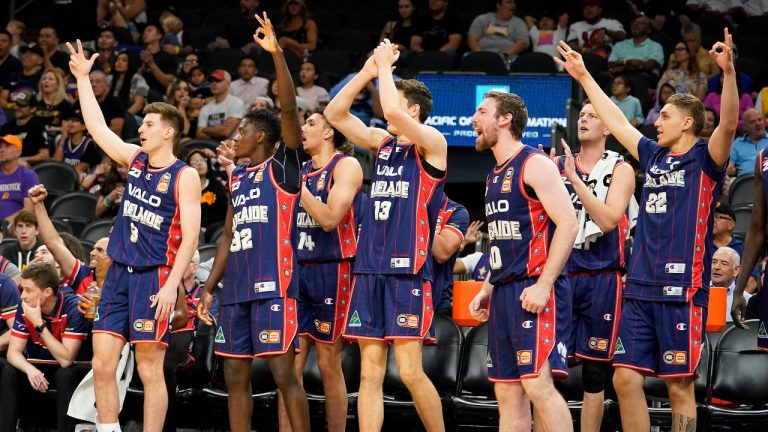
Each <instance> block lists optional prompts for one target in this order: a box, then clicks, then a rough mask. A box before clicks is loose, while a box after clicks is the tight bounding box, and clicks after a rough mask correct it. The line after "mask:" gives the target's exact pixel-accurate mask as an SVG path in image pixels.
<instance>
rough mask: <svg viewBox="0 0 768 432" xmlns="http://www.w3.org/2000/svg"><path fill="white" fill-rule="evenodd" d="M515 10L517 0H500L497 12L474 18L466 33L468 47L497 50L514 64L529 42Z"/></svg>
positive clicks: (497, 2) (526, 32)
mask: <svg viewBox="0 0 768 432" xmlns="http://www.w3.org/2000/svg"><path fill="white" fill-rule="evenodd" d="M430 3H431V2H430ZM516 10H517V5H516V4H515V0H497V1H496V11H495V12H488V13H485V14H482V15H478V16H477V17H475V19H474V20H473V21H472V25H470V26H469V33H467V46H468V47H469V50H470V51H472V52H477V51H489V52H494V53H497V54H499V55H501V56H502V57H504V59H506V60H508V62H509V63H512V62H513V61H514V60H515V59H516V58H517V56H518V55H519V54H521V53H523V52H524V51H525V50H527V49H528V42H529V37H528V27H527V26H526V25H525V21H523V20H522V19H520V18H519V17H516V16H515V11H516Z"/></svg>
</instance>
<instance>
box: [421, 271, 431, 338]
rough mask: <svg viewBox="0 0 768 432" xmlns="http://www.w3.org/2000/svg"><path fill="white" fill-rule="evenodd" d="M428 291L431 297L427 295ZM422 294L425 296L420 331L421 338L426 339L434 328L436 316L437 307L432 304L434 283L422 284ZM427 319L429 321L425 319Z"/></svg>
mask: <svg viewBox="0 0 768 432" xmlns="http://www.w3.org/2000/svg"><path fill="white" fill-rule="evenodd" d="M427 291H429V295H427ZM421 292H422V294H423V295H422V296H421V299H422V300H421V330H420V331H419V335H420V336H421V339H424V338H426V336H427V334H428V333H429V328H430V327H432V320H433V319H434V316H435V306H434V304H433V303H432V299H433V298H434V297H432V283H431V282H430V281H423V282H422V283H421ZM427 299H429V300H427ZM427 308H429V309H427ZM425 317H426V318H428V319H425ZM430 339H432V338H430ZM433 343H434V342H433Z"/></svg>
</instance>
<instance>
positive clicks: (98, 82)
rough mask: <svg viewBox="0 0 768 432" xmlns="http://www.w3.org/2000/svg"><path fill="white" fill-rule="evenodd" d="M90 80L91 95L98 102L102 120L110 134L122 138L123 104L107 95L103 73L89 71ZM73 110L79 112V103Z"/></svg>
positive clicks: (105, 77) (107, 90)
mask: <svg viewBox="0 0 768 432" xmlns="http://www.w3.org/2000/svg"><path fill="white" fill-rule="evenodd" d="M90 78H91V87H93V95H94V96H96V100H98V101H99V108H101V112H102V113H103V114H104V120H106V122H107V124H108V125H109V128H110V129H111V130H112V132H114V133H115V134H117V136H122V135H123V127H124V126H125V113H126V110H125V106H124V105H123V102H121V101H120V99H118V98H116V97H114V96H112V95H111V94H110V93H109V87H107V76H106V75H104V72H102V71H100V70H94V71H91V73H90ZM75 110H76V111H79V110H80V102H79V101H78V102H77V103H75Z"/></svg>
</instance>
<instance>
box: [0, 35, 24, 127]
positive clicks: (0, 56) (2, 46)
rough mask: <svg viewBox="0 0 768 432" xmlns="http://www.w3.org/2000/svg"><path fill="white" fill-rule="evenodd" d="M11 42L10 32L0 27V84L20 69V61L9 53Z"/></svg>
mask: <svg viewBox="0 0 768 432" xmlns="http://www.w3.org/2000/svg"><path fill="white" fill-rule="evenodd" d="M12 44H13V38H12V37H11V34H10V33H8V31H7V30H5V29H0V85H4V84H5V83H7V82H8V80H9V79H10V77H11V74H13V73H16V72H19V71H21V62H20V61H19V59H17V58H16V57H14V56H13V55H12V54H11V46H12ZM0 108H2V107H0ZM0 126H2V125H0Z"/></svg>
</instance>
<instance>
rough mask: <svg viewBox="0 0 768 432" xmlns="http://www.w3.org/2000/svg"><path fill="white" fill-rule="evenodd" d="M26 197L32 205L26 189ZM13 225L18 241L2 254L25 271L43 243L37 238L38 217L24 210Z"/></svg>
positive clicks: (17, 214)
mask: <svg viewBox="0 0 768 432" xmlns="http://www.w3.org/2000/svg"><path fill="white" fill-rule="evenodd" d="M33 186H34V185H33ZM24 199H25V200H26V201H27V202H29V203H30V206H31V205H32V202H31V201H29V198H28V197H27V191H26V190H25V191H24ZM12 227H13V234H14V235H15V236H16V240H18V241H17V242H16V243H11V244H9V245H7V246H6V247H5V249H3V251H2V254H0V255H2V256H4V257H5V258H8V259H9V260H10V261H11V262H12V263H14V264H15V265H16V267H18V268H20V269H21V270H22V271H23V270H24V269H25V268H27V265H29V263H30V261H32V259H33V258H34V257H35V251H36V250H37V248H38V247H40V245H41V244H42V243H41V242H40V241H39V240H38V239H37V234H38V231H37V218H36V217H35V214H34V213H32V212H31V211H27V210H22V211H20V212H18V213H16V216H15V217H14V218H13V223H12Z"/></svg>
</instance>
